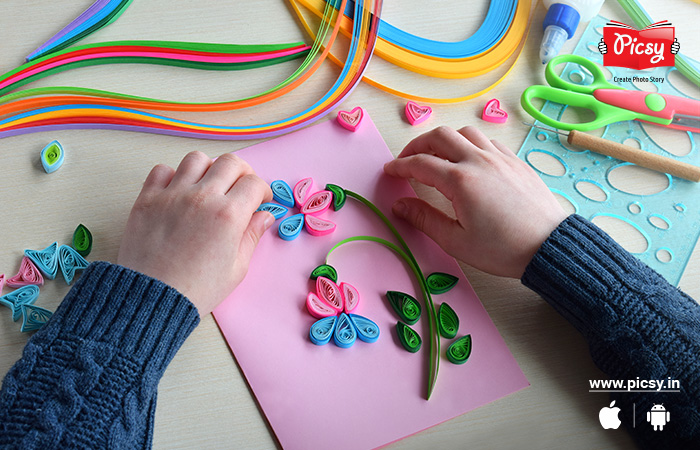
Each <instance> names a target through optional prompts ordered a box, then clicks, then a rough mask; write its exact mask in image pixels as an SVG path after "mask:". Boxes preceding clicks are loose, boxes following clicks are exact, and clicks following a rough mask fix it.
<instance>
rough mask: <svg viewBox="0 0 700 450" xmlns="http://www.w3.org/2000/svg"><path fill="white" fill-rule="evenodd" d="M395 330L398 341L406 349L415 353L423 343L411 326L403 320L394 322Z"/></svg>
mask: <svg viewBox="0 0 700 450" xmlns="http://www.w3.org/2000/svg"><path fill="white" fill-rule="evenodd" d="M396 332H397V333H398V334H399V341H401V345H403V348H405V349H406V350H407V351H409V352H411V353H416V352H417V351H418V350H420V346H421V344H422V343H423V342H422V341H421V339H420V336H418V333H416V332H415V331H414V330H413V328H411V327H409V326H408V325H406V324H405V323H403V322H396Z"/></svg>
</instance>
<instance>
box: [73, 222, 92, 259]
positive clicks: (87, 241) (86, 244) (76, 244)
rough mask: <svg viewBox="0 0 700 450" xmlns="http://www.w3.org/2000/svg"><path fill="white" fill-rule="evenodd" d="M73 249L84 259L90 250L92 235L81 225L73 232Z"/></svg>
mask: <svg viewBox="0 0 700 450" xmlns="http://www.w3.org/2000/svg"><path fill="white" fill-rule="evenodd" d="M73 248H74V249H76V250H77V251H78V253H79V254H80V256H82V257H83V258H85V257H86V256H87V255H89V254H90V251H91V250H92V233H90V230H88V229H87V227H86V226H85V225H83V224H82V223H81V224H80V225H78V227H77V228H76V229H75V231H74V232H73Z"/></svg>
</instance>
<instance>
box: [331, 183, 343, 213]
mask: <svg viewBox="0 0 700 450" xmlns="http://www.w3.org/2000/svg"><path fill="white" fill-rule="evenodd" d="M326 190H327V191H331V192H332V193H333V210H334V211H340V208H342V207H343V206H344V205H345V200H346V198H347V196H346V195H345V189H343V188H341V187H340V186H338V185H337V184H327V185H326Z"/></svg>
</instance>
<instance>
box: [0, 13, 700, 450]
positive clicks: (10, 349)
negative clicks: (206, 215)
mask: <svg viewBox="0 0 700 450" xmlns="http://www.w3.org/2000/svg"><path fill="white" fill-rule="evenodd" d="M91 3H92V1H91V0H72V1H65V2H44V1H38V0H4V1H2V3H1V4H0V7H2V9H1V10H0V71H1V72H6V71H9V70H11V69H13V68H15V67H16V66H18V65H20V64H21V63H22V62H23V58H24V57H25V56H26V55H27V54H29V53H30V52H31V51H32V50H33V49H34V48H36V47H37V46H38V45H39V44H40V43H42V42H43V41H45V40H46V39H48V38H49V37H50V36H52V35H53V34H54V33H55V32H57V31H58V30H59V29H61V28H62V27H63V26H64V25H65V24H67V23H68V22H70V21H71V20H72V19H74V18H75V17H77V16H78V14H80V13H81V12H82V11H83V10H84V9H86V8H87V7H88V6H89V5H90V4H91ZM488 3H489V2H487V1H479V2H452V1H446V0H439V1H432V2H427V4H426V2H418V1H415V0H402V1H400V2H399V1H386V2H385V7H384V13H383V18H384V19H385V20H387V21H388V22H390V23H392V24H393V25H396V26H398V27H400V28H403V29H406V30H407V31H410V32H412V33H415V34H418V35H421V36H424V37H428V38H433V39H441V40H448V41H449V40H461V39H464V37H465V36H468V35H469V34H471V33H473V32H474V31H475V30H476V29H477V27H478V26H479V24H480V23H481V21H482V20H483V17H484V14H485V11H486V8H487V6H488ZM644 3H645V5H644V6H645V7H646V9H647V11H648V12H649V13H650V14H651V16H652V17H653V18H654V19H655V20H661V19H668V20H670V21H671V22H672V23H673V25H674V26H675V27H676V36H677V37H678V39H679V41H680V42H681V51H682V52H683V53H685V54H686V55H689V56H691V57H695V58H696V59H698V56H700V51H698V50H699V46H700V39H698V33H697V28H696V27H697V20H698V19H700V5H698V4H695V3H693V2H691V1H689V0H668V1H665V2H652V1H650V0H647V1H645V2H644ZM450 8H455V11H452V10H451V9H450ZM544 13H545V9H544V7H543V6H542V5H541V4H538V5H536V6H533V13H532V14H533V24H534V25H533V27H532V29H531V31H530V34H529V37H528V40H527V43H526V45H525V48H524V51H523V56H522V58H521V59H520V60H519V61H518V62H517V64H516V67H515V68H514V70H513V72H512V73H511V74H510V75H509V76H508V78H507V79H506V80H505V81H504V82H503V83H502V84H500V85H499V86H497V87H496V88H495V89H494V90H493V91H491V92H490V93H489V94H486V95H485V96H482V97H480V98H477V99H475V100H471V101H467V102H463V103H458V104H452V105H433V108H434V113H433V117H432V118H431V119H430V121H429V122H426V123H424V124H422V125H421V126H417V127H412V126H410V125H409V124H408V123H407V122H406V120H405V119H404V117H403V111H402V110H403V107H404V105H405V103H406V102H405V100H403V99H401V98H398V97H394V96H391V95H388V94H386V93H384V92H382V91H379V90H377V89H375V88H373V87H371V86H369V85H367V84H364V83H362V84H361V85H360V86H358V87H357V89H356V90H355V91H354V92H353V94H352V95H351V97H350V98H349V99H347V100H346V101H345V103H344V104H343V105H342V108H340V109H348V108H351V107H354V106H356V105H361V106H362V107H363V108H365V109H366V110H367V111H368V112H369V113H370V114H371V116H372V118H373V120H374V122H375V123H376V125H377V128H378V129H379V131H380V132H381V133H382V135H383V137H384V139H385V140H386V142H387V144H388V145H389V148H390V149H391V150H392V152H394V154H398V152H400V151H401V149H402V148H403V147H404V146H405V145H406V144H407V143H408V142H409V141H410V140H411V139H412V138H414V137H415V136H417V135H419V134H421V133H423V132H425V131H427V130H429V129H430V128H432V127H433V126H437V125H448V126H451V127H456V128H457V127H461V126H463V125H475V126H478V127H480V128H482V129H483V130H484V131H485V132H486V133H487V134H488V135H490V136H491V137H497V138H498V139H499V140H500V141H502V142H503V143H505V144H506V145H508V146H510V147H511V148H512V149H514V150H516V151H517V149H518V148H519V147H520V145H521V144H522V142H523V139H524V138H525V135H526V133H527V129H526V127H524V126H521V125H520V121H521V120H527V119H528V118H529V116H527V115H526V114H525V113H524V112H523V111H522V110H521V109H520V107H519V100H518V99H519V96H520V94H521V93H522V91H523V89H524V88H526V87H527V86H529V85H532V84H538V83H543V81H544V77H543V68H542V65H541V63H540V62H539V60H538V50H539V44H540V41H541V37H542V27H541V25H540V24H541V23H542V19H543V17H544ZM601 14H602V15H604V16H606V17H609V18H613V19H617V20H620V21H623V22H627V23H632V22H631V21H630V20H629V18H628V17H627V15H626V14H625V13H624V11H623V10H622V9H621V8H620V7H619V6H618V4H617V3H616V2H614V1H608V2H607V3H606V4H605V5H604V6H603V10H602V11H601ZM694 27H695V28H694ZM582 29H583V27H580V28H579V32H578V35H580V33H581V31H582ZM693 30H694V31H693ZM119 39H158V40H181V41H187V40H189V41H201V42H222V43H238V44H253V43H282V42H293V41H300V40H303V41H306V42H310V40H309V38H308V37H307V36H306V35H305V34H304V32H303V29H302V28H301V26H300V25H299V24H298V23H297V21H296V19H295V17H294V14H293V12H292V10H291V8H290V7H289V5H288V4H287V3H286V2H284V1H281V0H258V1H247V2H243V1H229V2H224V1H197V2H191V1H185V0H170V1H165V0H150V1H145V0H135V1H134V2H133V4H132V5H131V6H130V7H129V8H128V10H127V11H126V12H125V13H124V15H123V16H122V17H121V18H119V20H117V21H116V22H115V23H113V24H112V25H110V26H109V27H107V28H105V29H103V30H101V31H99V32H98V33H96V34H94V35H92V36H90V37H89V38H88V39H86V40H85V41H84V42H85V43H88V42H102V41H110V40H119ZM573 42H574V41H569V42H568V43H567V45H566V47H565V49H571V48H573ZM297 64H298V62H296V61H293V62H288V63H284V64H282V65H278V66H272V67H267V68H262V69H256V70H254V71H239V72H207V71H197V70H189V69H179V68H174V67H165V66H148V65H138V66H135V65H110V66H97V67H90V68H83V69H78V70H73V71H69V72H65V73H61V74H58V75H54V76H52V77H49V78H47V79H43V80H40V81H38V82H35V83H34V84H33V85H31V86H61V85H62V86H83V87H92V88H99V89H107V90H114V91H118V92H125V93H130V94H136V95H146V96H150V97H156V98H169V99H178V100H191V101H216V100H226V99H233V98H240V97H243V96H245V95H248V94H253V93H257V92H260V91H263V90H265V89H267V88H269V87H270V86H272V85H274V84H276V83H277V82H279V81H281V80H282V79H283V78H284V76H286V74H288V73H290V72H291V71H293V70H294V68H295V67H296V65H297ZM369 73H370V75H372V76H375V77H376V78H378V79H381V80H384V81H385V82H388V83H391V84H392V85H393V86H395V87H399V88H402V89H405V90H408V91H410V92H413V93H417V94H422V95H428V96H430V95H432V96H455V95H458V94H467V93H470V92H473V91H475V88H476V87H479V86H483V85H485V84H484V83H486V82H492V81H493V80H494V76H493V75H486V76H484V77H482V78H481V79H480V80H476V81H474V80H470V79H465V80H449V81H445V80H436V79H432V78H428V77H423V76H416V75H413V74H406V73H404V71H402V70H400V69H398V68H396V67H394V66H391V65H390V64H388V63H386V62H384V61H381V60H380V59H379V58H376V57H375V58H374V59H373V60H372V63H371V67H370V71H369ZM337 74H338V69H337V68H336V67H335V66H333V65H332V64H330V63H327V64H325V65H324V67H322V69H321V70H320V71H319V73H318V74H317V75H315V76H314V77H313V78H312V79H311V80H310V81H309V82H307V83H305V84H304V85H303V86H302V87H301V88H299V89H297V90H295V91H293V92H292V93H290V94H288V95H286V96H284V97H283V98H281V99H279V100H277V101H273V102H270V103H268V104H265V105H262V106H259V107H254V108H251V109H249V110H243V111H237V112H227V113H208V114H202V115H189V116H188V117H196V120H201V121H205V122H210V123H211V122H217V123H227V124H253V123H263V122H266V121H270V120H274V119H276V118H282V117H284V116H285V115H288V114H289V113H290V112H292V111H299V110H302V109H304V108H305V107H306V106H307V105H308V104H309V103H310V102H311V101H312V100H313V99H315V98H317V97H318V95H319V94H321V93H323V92H324V90H325V89H327V88H328V87H329V83H332V82H333V80H334V79H335V77H336V76H337ZM486 84H488V83H486ZM691 94H693V95H696V96H697V91H694V92H692V93H691ZM493 97H496V98H499V99H500V100H501V102H502V104H503V107H504V108H505V109H506V110H507V111H508V112H509V114H510V119H509V121H508V124H507V125H493V124H489V123H486V122H483V121H482V120H481V119H480V114H481V108H482V107H483V104H484V103H485V101H486V100H488V99H490V98H493ZM186 116H187V115H186ZM328 117H332V115H331V116H328ZM322 120H328V119H327V118H326V119H322ZM52 139H59V140H60V141H61V143H62V144H63V145H64V146H65V147H66V149H67V150H66V153H67V155H66V161H65V164H64V166H63V167H62V168H61V169H60V170H59V171H58V172H56V173H55V174H53V175H51V176H47V175H46V174H45V173H43V171H42V169H41V164H40V162H39V157H38V155H39V152H40V150H41V148H43V146H44V145H46V144H47V143H48V142H49V141H50V140H52ZM669 139H671V141H670V144H671V145H673V142H674V140H675V139H677V140H678V142H680V140H681V139H683V136H682V133H679V136H671V137H670V138H669ZM685 139H687V137H686V138H685ZM254 142H257V141H236V142H216V141H203V140H193V139H184V138H176V137H167V136H158V135H149V134H143V133H126V132H116V131H61V132H42V133H35V134H29V135H24V136H19V137H12V138H8V139H4V140H0V155H2V162H0V177H1V178H0V195H1V197H2V203H1V204H2V210H1V214H2V219H0V236H2V238H1V239H0V273H5V274H6V276H8V277H9V276H12V275H13V274H15V273H16V270H17V267H18V266H19V261H20V259H21V256H22V252H23V250H24V249H27V248H44V247H45V246H46V245H47V244H48V243H51V242H53V241H55V240H58V241H59V242H64V243H65V242H69V240H70V238H71V235H72V233H73V230H74V229H75V227H76V226H77V224H78V223H84V224H86V225H87V226H88V227H89V228H90V229H91V231H92V233H93V235H94V239H95V245H94V250H93V253H92V254H91V255H90V258H89V259H90V260H108V261H115V260H116V255H117V250H118V245H119V242H120V240H121V235H122V232H123V229H124V224H125V221H126V217H127V214H128V212H129V210H130V208H131V205H132V203H133V201H134V199H135V197H136V195H137V194H138V192H139V190H140V187H141V183H142V182H143V180H144V178H145V176H146V174H147V173H148V171H149V170H150V168H151V167H152V166H154V165H155V164H157V163H166V164H169V165H171V166H173V167H175V166H176V165H177V164H178V162H179V161H180V159H181V158H182V157H183V156H184V155H185V154H186V153H187V152H189V151H192V150H195V149H197V150H201V151H203V152H205V153H207V154H208V155H210V156H212V157H215V156H217V155H220V154H222V153H225V152H230V151H235V150H237V149H240V148H243V147H247V146H249V145H251V144H253V143H254ZM696 151H697V150H696ZM419 193H420V194H421V195H423V196H425V197H426V198H428V199H429V200H430V201H433V202H435V203H436V204H439V205H444V201H442V199H440V198H439V197H438V196H437V195H435V194H434V193H433V192H430V191H428V190H420V189H419ZM464 270H465V273H466V274H467V277H468V278H469V280H470V281H471V283H472V284H473V286H474V289H475V290H476V292H477V294H478V295H479V297H480V298H481V300H482V302H483V304H484V305H485V307H486V309H487V311H488V312H489V314H490V315H491V318H492V319H493V321H494V323H495V324H496V326H497V328H498V329H499V330H500V332H501V334H502V335H503V338H504V339H505V341H506V343H507V344H508V346H509V348H510V350H511V351H512V353H513V355H514V356H515V358H516V360H517V361H518V363H519V364H520V367H521V368H522V370H523V371H524V372H525V375H526V376H527V378H528V379H529V381H530V383H531V387H529V388H527V389H525V390H522V391H520V392H518V393H515V394H513V395H510V396H508V397H506V398H504V399H501V400H498V401H496V402H494V403H491V404H489V405H486V406H483V407H481V408H479V409H477V410H475V411H472V412H469V413H467V414H464V415H462V416H460V417H457V418H455V419H453V420H450V421H448V422H446V423H444V424H442V425H439V426H436V427H433V428H431V429H429V430H426V431H423V432H420V433H418V434H416V435H414V436H411V437H408V438H406V439H403V440H401V441H398V442H395V443H393V444H392V445H390V446H389V448H394V449H424V448H428V447H433V448H449V447H452V448H479V449H485V448H493V449H504V448H523V449H534V448H538V449H549V448H552V449H554V448H561V447H562V446H563V445H566V447H567V448H569V449H571V450H573V449H590V448H596V449H603V448H631V447H632V443H631V439H630V438H629V436H628V435H627V433H626V432H625V431H624V430H623V429H619V430H603V429H602V427H601V426H600V424H599V423H598V411H599V409H600V408H601V407H603V406H606V404H607V403H608V402H609V400H608V396H607V394H598V393H596V394H594V393H589V392H588V389H589V386H588V380H589V379H599V378H604V375H603V374H602V373H601V372H600V371H599V370H598V369H597V368H596V367H595V366H594V365H593V363H592V362H591V360H590V357H589V354H588V350H587V347H586V344H585V342H584V341H583V339H582V338H581V336H580V335H579V334H578V333H577V332H576V331H575V330H574V329H573V327H572V326H571V325H569V323H567V322H566V321H565V320H563V319H562V318H561V317H559V315H558V314H557V313H556V312H554V311H553V310H552V308H551V307H550V306H548V305H547V304H546V303H545V302H543V301H542V300H541V299H540V298H539V297H538V296H537V295H536V294H534V293H533V292H531V291H529V290H528V289H526V288H524V287H523V286H522V285H521V284H520V282H519V281H518V280H509V279H502V278H498V277H494V276H490V275H487V274H484V273H482V272H479V271H477V270H475V269H472V268H470V267H464ZM680 286H681V288H682V289H684V290H685V291H686V292H687V293H689V294H690V295H691V296H693V297H694V298H700V251H698V249H696V250H695V252H694V254H693V257H692V258H691V260H690V262H689V263H688V266H687V268H686V270H685V274H684V276H683V278H682V280H681V283H680ZM67 289H68V288H67V286H66V285H65V284H64V283H63V282H56V281H54V282H49V283H47V285H46V286H45V287H44V288H42V295H41V298H40V302H39V303H40V306H43V307H46V308H48V309H51V310H55V309H56V307H57V306H58V304H59V303H60V301H61V299H62V297H63V296H64V295H65V293H66V292H67ZM6 292H7V290H6ZM28 337H29V335H28V334H26V333H20V332H19V326H18V324H17V323H14V322H12V320H11V318H10V315H8V314H4V313H3V314H0V374H5V373H6V372H7V370H8V369H9V368H10V367H11V366H12V364H13V363H14V362H15V361H16V360H17V359H18V358H19V357H20V355H21V351H22V348H23V346H24V344H25V342H26V341H27V339H28ZM358 431H360V430H358ZM564 443H565V444H564ZM276 445H277V444H276V441H275V439H274V435H273V434H272V431H271V430H270V428H269V427H268V426H267V424H266V422H265V419H264V416H263V414H262V412H261V411H260V409H259V408H258V406H257V405H256V403H255V400H254V398H253V396H252V394H251V392H250V390H249V388H248V386H247V385H246V382H245V379H244V378H243V375H242V373H241V371H240V370H239V368H238V366H237V365H236V363H235V361H234V359H233V357H232V355H231V353H230V351H229V349H228V347H227V345H226V342H225V341H224V339H223V337H222V335H221V333H220V332H219V330H218V328H217V326H216V324H215V322H214V320H213V319H212V317H211V315H209V316H207V317H204V318H203V320H202V322H201V324H200V326H199V327H198V328H197V329H196V330H195V331H194V332H193V334H192V335H191V337H190V338H189V339H188V340H187V341H186V342H185V344H184V346H183V347H182V349H181V350H180V351H179V353H178V354H177V356H176V357H175V359H174V360H173V362H172V364H171V365H170V367H169V368H168V370H167V372H166V373H165V376H164V377H163V379H162V381H161V384H160V389H159V395H158V409H157V412H156V430H155V437H154V448H157V449H191V448H210V449H224V448H246V449H258V448H261V449H267V448H274V447H275V446H276Z"/></svg>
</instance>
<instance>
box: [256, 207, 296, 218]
mask: <svg viewBox="0 0 700 450" xmlns="http://www.w3.org/2000/svg"><path fill="white" fill-rule="evenodd" d="M258 211H267V212H269V213H270V214H272V215H273V216H275V220H277V219H281V218H282V217H284V216H285V215H286V214H287V212H288V211H289V210H288V209H287V208H285V207H284V206H282V205H278V204H277V203H263V204H262V205H260V207H259V208H258Z"/></svg>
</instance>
